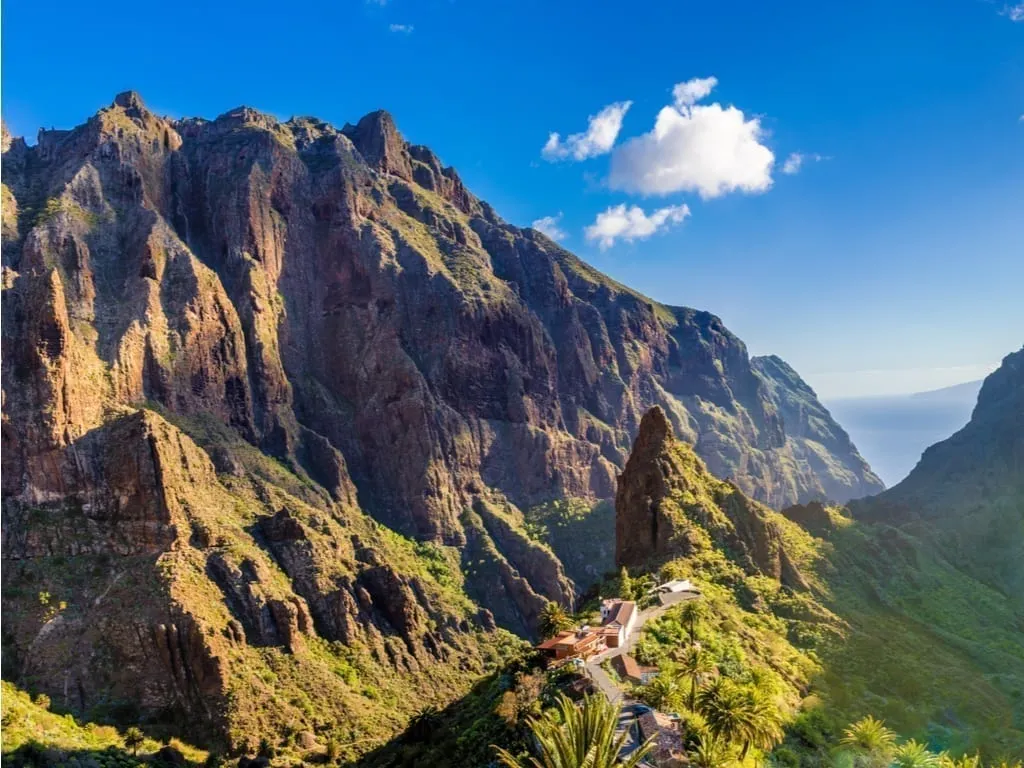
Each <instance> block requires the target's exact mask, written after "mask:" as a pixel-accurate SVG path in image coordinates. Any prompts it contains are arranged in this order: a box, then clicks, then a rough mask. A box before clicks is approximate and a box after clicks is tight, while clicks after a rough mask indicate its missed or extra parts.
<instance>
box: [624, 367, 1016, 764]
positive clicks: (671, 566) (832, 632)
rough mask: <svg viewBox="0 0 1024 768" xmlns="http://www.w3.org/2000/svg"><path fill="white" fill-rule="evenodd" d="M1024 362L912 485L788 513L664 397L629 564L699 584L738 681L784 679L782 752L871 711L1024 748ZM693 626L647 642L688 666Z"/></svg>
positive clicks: (666, 623)
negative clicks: (734, 479) (719, 465)
mask: <svg viewBox="0 0 1024 768" xmlns="http://www.w3.org/2000/svg"><path fill="white" fill-rule="evenodd" d="M1020 359H1021V355H1020V353H1017V354H1016V355H1011V356H1010V357H1008V358H1007V360H1006V361H1005V362H1004V365H1003V367H1002V368H1001V369H1000V370H999V371H997V372H996V373H994V374H992V376H991V377H990V378H989V380H988V381H986V384H985V386H984V387H983V388H982V395H981V397H980V398H979V404H978V407H977V408H976V409H975V414H974V418H973V419H972V421H971V423H970V424H969V425H968V426H967V427H965V429H964V430H963V431H961V432H960V433H958V435H956V436H954V437H953V438H951V439H950V440H949V441H947V442H946V443H942V444H939V445H937V446H934V447H933V448H931V449H929V451H927V452H926V454H925V458H924V459H923V460H922V462H921V464H920V465H919V467H918V469H917V470H915V473H913V474H912V475H911V477H910V478H908V479H907V481H905V483H903V484H901V485H899V486H897V487H896V488H893V489H892V490H890V491H888V492H886V493H885V494H882V495H880V496H878V497H874V498H871V499H866V500H861V501H859V502H856V503H854V504H851V505H850V509H844V508H838V507H829V506H825V505H821V504H818V503H811V504H807V505H796V506H793V507H789V508H787V509H785V510H783V511H782V513H781V514H778V513H775V512H773V511H771V510H769V509H767V508H765V507H763V506H762V505H760V504H758V503H757V502H755V501H753V500H751V499H749V498H748V497H746V496H745V495H744V494H743V493H742V492H741V491H740V490H739V489H738V488H736V486H735V485H734V484H731V483H728V482H724V481H722V480H719V479H717V478H715V477H713V476H712V475H711V474H710V473H709V472H708V471H707V468H706V467H705V465H704V463H703V462H702V461H701V460H700V459H699V457H697V456H696V455H695V454H694V453H693V451H692V450H691V449H690V448H689V447H688V446H687V445H686V444H685V443H683V442H682V441H679V440H677V439H676V438H675V437H674V436H673V434H672V429H671V426H670V425H669V424H668V422H667V420H666V419H665V417H664V414H663V413H661V412H660V411H659V410H658V409H654V410H652V411H650V412H649V413H648V414H647V415H646V416H645V417H644V419H643V421H642V423H641V429H640V432H639V435H638V437H637V440H636V443H635V445H634V448H633V451H632V453H631V455H630V458H629V461H628V462H627V464H626V468H625V470H624V472H623V474H622V475H621V478H620V482H619V492H618V495H617V498H616V545H617V546H616V559H617V563H618V564H620V565H625V566H629V567H630V571H631V573H633V574H634V576H636V575H637V574H642V573H657V574H658V578H660V579H666V578H682V577H685V578H690V579H693V580H695V581H696V583H697V584H698V585H699V586H700V587H701V589H702V590H703V591H704V592H705V595H706V601H705V602H706V606H707V609H708V617H707V618H706V620H705V626H706V631H707V635H706V637H703V638H702V639H701V642H702V643H703V644H704V645H705V646H707V647H710V648H714V649H715V650H713V651H712V656H713V657H714V659H715V660H716V664H717V666H718V669H719V673H720V674H721V675H723V676H725V677H728V678H730V679H733V680H735V681H737V682H739V683H742V684H747V683H749V681H751V680H756V681H758V685H761V681H763V680H764V679H765V676H766V675H767V679H769V680H772V679H773V677H772V676H773V675H774V676H775V677H776V678H777V679H774V682H772V683H770V684H769V685H768V689H769V690H773V691H776V697H775V699H774V706H775V707H776V708H777V711H778V712H779V713H780V716H781V717H783V719H784V720H785V721H786V722H787V723H788V724H789V725H788V730H787V736H786V740H785V743H784V745H783V746H782V747H780V749H783V750H790V751H791V752H795V753H796V754H797V755H802V757H801V758H799V759H801V760H804V761H805V762H804V763H802V764H806V765H816V764H819V762H818V761H820V760H821V759H823V758H824V756H825V754H826V753H827V752H828V749H827V747H829V745H831V747H835V746H837V745H838V739H839V736H840V735H841V733H842V729H843V728H844V727H846V725H848V724H849V723H851V722H853V721H855V720H856V719H858V718H860V717H863V716H865V715H873V716H875V717H879V718H883V719H884V720H885V721H886V723H887V724H888V725H889V726H890V727H892V728H894V729H896V731H897V732H899V733H901V734H902V735H903V736H905V737H907V738H910V737H913V738H916V739H919V740H921V741H922V742H923V743H926V744H928V745H929V746H930V747H931V748H932V749H933V750H935V751H936V752H937V751H939V750H949V751H950V752H952V753H954V754H963V753H969V752H973V751H975V750H980V751H981V752H982V754H983V755H984V756H986V757H987V758H988V759H989V760H994V759H996V758H999V757H1002V756H1013V757H1015V758H1020V757H1022V756H1024V709H1022V701H1021V696H1020V691H1021V690H1024V687H1022V686H1024V630H1022V627H1024V611H1022V602H1021V599H1020V590H1019V588H1017V587H1018V584H1017V582H1016V581H1015V579H1017V578H1019V575H1020V567H1019V564H1020V562H1021V557H1020V552H1021V550H1020V543H1021V537H1020V536H1019V535H1018V534H1019V533H1020V530H1021V528H1020V526H1021V523H1022V520H1024V514H1022V513H1024V506H1021V504H1020V500H1019V499H1020V497H1019V483H1020V478H1021V465H1020V463H1019V462H1020V456H1021V451H1020V449H1021V444H1022V442H1021V441H1022V439H1024V430H1022V429H1021V422H1020V419H1019V417H1020V414H1021V411H1020V410H1019V409H1020V403H1021V400H1020V396H1021V393H1022V392H1024V386H1022V381H1021V379H1020V372H1021V371H1020ZM931 473H936V474H934V475H932V474H931ZM851 512H852V514H851ZM997 537H998V538H997ZM677 612H678V611H677ZM680 625H682V627H685V621H681V619H680V618H679V617H678V616H675V617H673V616H672V615H671V614H670V615H669V616H668V617H666V618H665V619H662V620H660V621H659V622H656V623H655V624H654V625H653V626H651V627H648V628H647V630H646V631H645V635H644V638H643V639H642V640H641V642H640V644H639V651H638V653H639V654H641V657H642V658H643V659H644V660H646V661H647V662H650V663H657V664H659V665H661V666H663V667H664V666H665V665H666V664H669V665H671V662H670V659H672V658H673V655H674V654H678V653H679V652H680V650H681V649H682V647H683V646H684V644H685V633H684V632H683V631H682V629H681V626H680ZM737 648H738V649H740V650H739V651H737V650H735V649H737ZM725 649H733V650H730V651H726V650H725ZM726 653H732V654H734V655H733V656H732V657H731V658H732V659H733V660H732V661H730V660H729V658H730V657H728V656H727V655H726V656H723V655H722V654H726ZM764 668H767V671H766V670H765V669H764ZM757 669H760V670H761V671H759V672H755V671H753V670H757ZM745 681H746V682H745ZM658 691H660V689H658V688H657V686H655V687H654V688H652V690H651V692H650V694H646V693H645V694H641V695H652V696H657V695H661V693H659V692H658ZM815 734H817V735H815ZM806 761H810V762H806Z"/></svg>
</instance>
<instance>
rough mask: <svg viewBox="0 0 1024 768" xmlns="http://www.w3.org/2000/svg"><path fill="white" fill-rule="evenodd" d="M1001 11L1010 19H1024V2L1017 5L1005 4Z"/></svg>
mask: <svg viewBox="0 0 1024 768" xmlns="http://www.w3.org/2000/svg"><path fill="white" fill-rule="evenodd" d="M1000 13H1001V14H1002V15H1003V16H1005V17H1006V18H1008V19H1009V20H1010V21H1018V22H1020V21H1024V3H1017V4H1016V5H1004V6H1003V10H1001V11H1000Z"/></svg>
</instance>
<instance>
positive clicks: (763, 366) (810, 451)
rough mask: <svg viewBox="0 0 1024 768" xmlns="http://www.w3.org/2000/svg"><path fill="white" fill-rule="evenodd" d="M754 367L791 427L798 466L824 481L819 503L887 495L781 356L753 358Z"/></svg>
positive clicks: (789, 437) (788, 429) (847, 438)
mask: <svg viewBox="0 0 1024 768" xmlns="http://www.w3.org/2000/svg"><path fill="white" fill-rule="evenodd" d="M750 364H751V367H752V368H753V369H754V371H755V373H757V374H758V375H759V376H760V377H761V378H762V380H763V381H764V382H765V390H766V393H767V395H768V398H769V399H770V400H771V402H772V404H773V405H774V406H775V408H776V410H777V411H778V412H779V415H780V416H781V417H782V421H783V423H784V424H785V425H786V435H787V441H788V442H789V444H790V446H791V451H792V456H793V458H794V460H795V461H796V462H797V463H798V464H801V465H804V466H807V467H809V468H810V470H811V472H812V473H813V474H814V475H815V476H816V477H818V478H820V483H821V490H822V494H821V496H820V498H819V500H824V499H829V500H832V501H838V502H843V501H847V500H849V499H857V498H861V497H864V496H871V495H873V494H876V493H878V492H879V491H880V490H882V487H883V486H882V481H881V480H880V479H879V478H878V476H877V475H875V473H874V472H872V471H871V468H870V467H869V466H868V463H867V462H866V461H865V460H864V459H863V458H862V457H861V455H860V454H859V453H858V452H857V448H856V447H855V446H854V444H853V441H851V440H850V436H849V435H848V434H847V433H846V431H845V430H844V429H843V428H842V427H841V426H839V424H837V423H836V421H835V420H834V419H833V418H832V414H830V413H829V412H828V409H827V408H825V406H824V405H822V404H821V402H820V401H819V400H818V396H817V395H816V394H815V393H814V390H813V389H811V387H810V386H809V385H808V384H807V382H805V381H804V380H803V379H802V378H800V376H799V374H797V372H796V371H794V370H793V369H792V368H791V367H790V366H789V365H788V364H787V363H786V362H785V361H784V360H782V359H780V358H779V357H776V356H775V355H769V356H767V357H752V358H751V359H750ZM804 500H806V499H804Z"/></svg>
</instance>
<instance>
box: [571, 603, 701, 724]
mask: <svg viewBox="0 0 1024 768" xmlns="http://www.w3.org/2000/svg"><path fill="white" fill-rule="evenodd" d="M677 594H679V595H680V597H679V599H676V600H673V601H672V602H670V603H668V604H666V605H654V606H651V607H650V608H645V609H644V610H642V611H640V614H639V615H638V616H637V617H636V625H635V626H634V627H633V631H632V632H630V633H629V636H628V637H626V642H624V643H623V644H622V645H620V646H619V647H618V648H609V649H608V650H607V651H604V652H602V653H598V654H595V655H593V656H591V657H590V658H589V659H587V662H586V664H585V665H584V669H585V670H586V672H587V675H588V676H589V677H590V679H591V680H593V681H594V685H596V686H597V687H598V689H599V690H600V691H601V693H603V694H604V695H605V698H607V699H608V701H610V702H611V703H612V704H615V703H618V702H619V701H620V700H621V699H622V697H623V693H622V689H621V688H619V686H617V685H616V684H615V681H614V680H612V679H611V677H609V676H608V673H607V672H605V671H604V670H603V669H602V668H601V663H602V662H604V661H607V660H608V659H613V658H615V657H616V656H621V655H622V654H624V653H629V652H630V651H631V650H633V647H634V646H635V645H636V641H637V639H638V638H639V637H640V632H641V631H642V630H643V628H644V625H645V624H646V623H647V622H648V621H651V620H652V619H656V618H658V617H659V616H661V615H662V614H663V613H665V611H667V610H668V609H669V608H673V607H675V606H677V605H679V604H680V603H685V602H689V601H690V600H697V599H698V598H700V594H699V593H696V592H679V593H677Z"/></svg>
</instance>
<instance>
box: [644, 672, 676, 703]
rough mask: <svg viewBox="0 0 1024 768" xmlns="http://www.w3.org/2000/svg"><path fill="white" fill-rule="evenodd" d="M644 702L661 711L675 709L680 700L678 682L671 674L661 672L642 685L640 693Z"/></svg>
mask: <svg viewBox="0 0 1024 768" xmlns="http://www.w3.org/2000/svg"><path fill="white" fill-rule="evenodd" d="M641 698H643V700H644V702H645V703H646V704H650V705H651V706H652V707H654V708H655V709H660V710H661V711H662V712H669V711H672V710H674V709H676V706H677V705H678V703H679V700H680V698H681V697H680V691H679V683H678V682H676V677H675V676H674V675H671V674H666V673H664V672H663V673H662V674H660V675H658V676H657V677H656V678H654V679H653V680H651V682H649V683H647V685H645V686H644V689H643V693H642V694H641Z"/></svg>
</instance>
